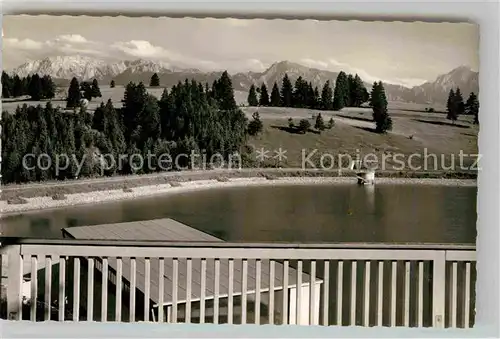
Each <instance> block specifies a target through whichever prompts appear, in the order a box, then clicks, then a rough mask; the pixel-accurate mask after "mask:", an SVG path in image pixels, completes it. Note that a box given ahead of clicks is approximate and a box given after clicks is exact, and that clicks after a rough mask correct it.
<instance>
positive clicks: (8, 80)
mask: <svg viewBox="0 0 500 339" xmlns="http://www.w3.org/2000/svg"><path fill="white" fill-rule="evenodd" d="M55 94H56V85H55V83H54V81H53V80H52V78H51V77H50V76H49V75H44V76H42V77H41V76H39V75H38V74H37V73H35V74H33V75H28V76H27V77H24V78H21V77H19V76H18V75H17V74H16V75H14V76H10V75H9V74H7V73H6V72H5V71H3V72H2V98H5V99H8V98H17V97H21V96H25V95H29V96H30V97H31V100H35V101H38V100H41V99H52V98H53V97H54V96H55Z"/></svg>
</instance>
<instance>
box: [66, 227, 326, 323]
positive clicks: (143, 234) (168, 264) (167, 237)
mask: <svg viewBox="0 0 500 339" xmlns="http://www.w3.org/2000/svg"><path fill="white" fill-rule="evenodd" d="M63 235H64V237H68V238H73V239H78V240H83V239H86V240H94V241H96V243H98V242H99V241H107V240H137V241H152V240H154V241H165V242H172V241H178V242H197V243H199V242H223V240H221V239H219V238H217V237H214V236H212V235H209V234H207V233H204V232H201V231H199V230H196V229H194V228H192V227H189V226H187V225H184V224H182V223H180V222H178V221H175V220H173V219H156V220H145V221H137V222H126V223H117V224H105V225H95V226H81V227H70V228H65V229H63ZM89 255H91V253H89ZM83 261H84V260H83ZM206 263H207V264H206V278H205V281H206V285H205V286H206V289H205V295H204V300H205V308H204V309H205V312H204V313H205V319H204V320H205V322H212V321H213V315H214V296H215V281H216V278H215V275H216V274H215V272H216V271H215V261H214V260H213V259H212V260H210V259H207V260H206ZM233 264H234V271H233V272H234V274H233V278H234V279H233V322H234V323H240V321H241V315H242V309H241V305H242V304H241V297H242V290H243V288H242V286H243V277H242V267H243V264H242V260H238V259H235V260H234V262H233ZM82 265H83V266H85V265H84V263H82ZM83 266H82V270H81V272H82V274H85V272H86V270H85V269H84V267H83ZM274 266H275V278H274V305H275V306H274V310H272V312H273V314H274V319H275V323H279V322H280V320H279V319H280V318H281V317H282V314H281V313H282V305H283V298H287V299H288V310H287V313H288V314H287V318H288V323H289V324H295V322H296V316H295V314H296V313H295V312H296V293H297V292H296V291H297V271H296V270H295V269H294V268H293V267H292V266H293V265H291V266H290V267H289V269H288V284H287V288H286V290H285V291H283V283H284V281H283V265H282V263H281V262H279V261H275V262H274ZM101 267H102V266H101V262H100V260H96V270H98V271H100V269H101ZM68 269H71V267H68ZM116 269H117V261H116V259H115V258H109V259H108V279H109V282H110V286H108V291H109V292H108V299H109V300H108V307H107V310H108V311H107V312H108V319H110V320H113V319H114V317H115V316H114V300H115V298H116V296H115V295H113V294H114V293H115V290H116V289H115V288H114V286H116V285H115V283H116ZM145 270H146V264H145V259H144V258H137V259H136V298H137V299H136V300H137V301H136V310H135V314H136V319H138V320H142V319H144V318H143V317H144V314H143V312H144V297H145V294H146V289H145V285H146V284H145ZM229 270H230V268H229V261H228V260H227V259H226V260H224V259H221V260H220V271H219V293H218V295H219V307H218V314H219V323H224V322H227V315H228V296H229V284H228V278H229ZM122 272H123V273H122V277H123V281H122V286H123V293H122V298H123V300H122V306H123V309H122V317H123V318H122V320H123V321H128V319H129V318H128V316H129V310H127V308H128V306H129V302H128V297H129V292H130V291H129V288H130V279H131V274H130V272H131V270H130V259H129V258H126V253H124V258H123V259H122ZM192 272H193V273H192V288H191V298H190V302H191V322H193V323H196V322H199V321H200V319H199V317H200V314H201V312H200V307H201V297H202V296H201V273H200V272H201V259H192ZM269 272H270V262H269V260H262V262H261V274H260V277H261V278H260V281H259V283H260V284H257V282H258V281H257V274H256V263H255V261H254V260H248V271H247V276H246V283H247V289H246V293H245V294H246V296H247V301H248V302H247V313H246V314H247V322H248V323H253V319H252V316H254V315H255V313H254V309H255V307H256V305H255V296H256V289H257V286H258V285H260V289H259V291H260V305H258V307H259V308H260V309H261V311H260V315H261V320H260V321H261V323H265V322H266V321H267V319H268V314H269V313H268V312H269V309H268V307H269V288H270V276H269ZM186 274H187V260H186V259H183V258H180V259H178V279H177V283H178V288H177V310H178V312H177V316H178V317H177V322H184V321H185V310H186V303H187V296H186ZM172 275H173V260H172V259H171V258H165V260H164V276H163V279H164V281H163V284H164V291H163V304H162V305H159V302H160V298H159V295H160V291H159V279H160V277H159V259H158V258H151V259H150V275H149V276H150V290H149V299H150V300H149V305H151V307H150V314H149V319H150V320H153V321H155V320H157V317H158V307H163V308H164V312H163V314H164V317H165V318H164V321H166V322H171V321H172V312H171V310H172V305H173V302H174V300H173V295H172V291H173V286H172V284H173V279H172ZM95 277H97V275H95ZM310 278H311V277H310V276H309V274H307V273H303V274H302V285H301V286H300V287H299V288H301V290H302V291H301V319H300V321H299V323H300V324H309V312H310V310H311V309H313V310H314V313H315V314H314V324H318V323H319V312H320V293H321V285H322V280H321V279H318V278H316V279H314V281H315V282H316V286H315V296H314V298H313V302H314V305H313V307H312V308H311V307H310V306H311V305H310V298H309V291H310V288H309V284H310ZM95 280H96V286H97V289H96V287H95V288H94V293H96V294H99V293H100V292H99V291H98V290H99V288H100V287H99V286H98V285H99V281H98V280H99V279H97V278H96V279H95ZM80 281H81V282H82V283H83V282H85V281H86V277H83V276H82V278H81V280H80ZM101 281H102V278H101ZM84 297H85V296H84V295H83V294H82V293H80V298H81V299H80V304H81V305H84V306H85V305H86V302H85V300H83V299H82V298H84ZM70 298H71V296H70ZM94 299H95V298H94ZM96 301H97V300H96ZM97 304H99V302H95V303H94V310H93V313H94V319H99V318H100V306H99V305H97ZM141 312H142V314H141ZM80 313H82V311H81V312H80ZM83 313H85V312H83Z"/></svg>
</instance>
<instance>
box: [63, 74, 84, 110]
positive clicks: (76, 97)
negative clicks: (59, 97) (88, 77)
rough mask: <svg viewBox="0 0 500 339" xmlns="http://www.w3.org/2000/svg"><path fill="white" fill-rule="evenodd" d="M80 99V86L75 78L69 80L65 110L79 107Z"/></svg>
mask: <svg viewBox="0 0 500 339" xmlns="http://www.w3.org/2000/svg"><path fill="white" fill-rule="evenodd" d="M81 99H82V97H81V93H80V84H79V83H78V80H77V79H76V78H73V79H71V83H70V84H69V89H68V98H67V99H66V107H67V108H75V107H80V100H81Z"/></svg>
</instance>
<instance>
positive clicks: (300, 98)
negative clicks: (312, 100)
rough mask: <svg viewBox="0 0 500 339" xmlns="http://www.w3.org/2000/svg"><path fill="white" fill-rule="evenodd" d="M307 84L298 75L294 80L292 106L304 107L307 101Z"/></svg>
mask: <svg viewBox="0 0 500 339" xmlns="http://www.w3.org/2000/svg"><path fill="white" fill-rule="evenodd" d="M308 96H309V84H308V83H307V82H306V81H305V80H304V79H303V78H302V77H301V76H299V77H298V78H297V80H296V81H295V89H294V92H293V97H292V106H293V107H299V108H305V107H307V105H308V102H309V98H308Z"/></svg>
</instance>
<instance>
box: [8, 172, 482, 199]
mask: <svg viewBox="0 0 500 339" xmlns="http://www.w3.org/2000/svg"><path fill="white" fill-rule="evenodd" d="M355 174H356V171H349V170H343V171H342V172H340V173H339V171H338V170H330V171H328V170H297V169H279V170H278V169H246V170H241V171H227V172H223V173H213V172H211V171H206V172H201V173H199V172H198V173H190V172H170V173H163V174H159V175H158V176H156V177H151V176H149V177H145V178H141V177H140V176H134V177H130V178H127V177H123V178H120V180H115V181H112V182H95V183H85V184H79V183H78V181H77V180H75V182H74V183H65V184H64V185H61V186H57V185H50V186H40V187H26V188H23V186H22V185H20V186H18V187H17V188H16V189H12V190H8V191H3V192H2V196H1V200H4V201H9V202H11V203H13V204H22V203H23V202H22V198H33V197H53V199H54V197H60V196H63V195H67V194H75V193H89V192H99V191H109V190H120V189H123V190H124V191H125V190H129V189H133V188H134V187H143V186H152V185H164V184H170V185H171V186H176V183H180V182H188V181H197V180H219V181H222V182H223V181H225V180H227V179H229V178H252V177H265V178H267V179H268V180H278V179H279V178H282V177H354V176H355ZM377 176H378V177H381V178H415V179H416V178H427V179H476V177H477V175H476V173H474V172H443V171H431V172H416V171H415V172H410V171H405V172H402V171H383V172H379V173H377ZM54 200H58V199H54Z"/></svg>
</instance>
